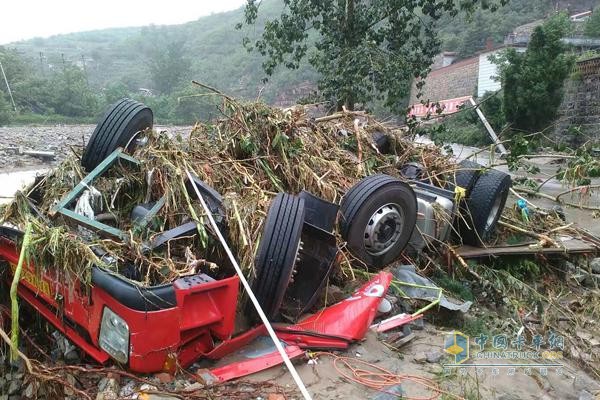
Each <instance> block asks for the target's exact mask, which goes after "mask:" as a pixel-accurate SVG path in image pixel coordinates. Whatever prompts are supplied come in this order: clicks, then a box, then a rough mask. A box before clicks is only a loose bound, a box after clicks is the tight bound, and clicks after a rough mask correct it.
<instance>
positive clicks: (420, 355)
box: [413, 352, 427, 364]
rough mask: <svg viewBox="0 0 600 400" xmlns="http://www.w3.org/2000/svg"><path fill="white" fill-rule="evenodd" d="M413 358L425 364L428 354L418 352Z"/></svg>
mask: <svg viewBox="0 0 600 400" xmlns="http://www.w3.org/2000/svg"><path fill="white" fill-rule="evenodd" d="M413 360H415V362H417V363H419V364H425V361H427V355H426V354H425V353H424V352H420V353H417V354H415V356H414V358H413Z"/></svg>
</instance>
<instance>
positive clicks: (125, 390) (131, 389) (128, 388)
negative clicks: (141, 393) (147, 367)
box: [119, 381, 136, 398]
mask: <svg viewBox="0 0 600 400" xmlns="http://www.w3.org/2000/svg"><path fill="white" fill-rule="evenodd" d="M135 387H136V382H135V381H129V382H127V384H125V385H124V386H123V387H122V388H121V391H120V392H119V397H120V398H130V397H132V396H133V394H134V393H135Z"/></svg>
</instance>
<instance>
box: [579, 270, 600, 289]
mask: <svg viewBox="0 0 600 400" xmlns="http://www.w3.org/2000/svg"><path fill="white" fill-rule="evenodd" d="M583 286H585V287H589V288H596V287H598V286H600V275H596V274H590V273H588V274H587V275H586V277H585V279H584V281H583Z"/></svg>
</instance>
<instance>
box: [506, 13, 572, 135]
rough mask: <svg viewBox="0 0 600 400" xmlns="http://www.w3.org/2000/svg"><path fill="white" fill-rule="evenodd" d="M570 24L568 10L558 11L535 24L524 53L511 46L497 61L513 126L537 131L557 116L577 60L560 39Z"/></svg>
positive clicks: (569, 27)
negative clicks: (566, 85) (564, 88)
mask: <svg viewBox="0 0 600 400" xmlns="http://www.w3.org/2000/svg"><path fill="white" fill-rule="evenodd" d="M571 28H572V27H571V22H570V20H569V18H568V16H567V15H566V14H565V13H560V14H556V15H554V16H553V17H551V18H550V19H549V20H548V21H546V22H545V23H544V24H543V25H542V26H539V27H537V28H535V30H534V31H533V34H532V36H531V41H530V43H529V47H528V48H527V51H526V52H525V53H522V54H521V53H517V52H516V51H515V50H514V49H509V50H508V51H507V52H506V54H505V55H504V56H503V57H500V58H499V59H498V60H497V61H496V62H497V63H498V64H499V67H500V78H501V81H502V87H503V88H504V96H503V100H502V108H503V110H504V114H505V116H506V120H507V122H509V123H511V124H512V127H513V128H517V129H520V130H526V131H538V130H541V129H544V128H545V127H547V126H548V124H549V123H550V122H551V121H552V120H553V119H554V117H555V115H556V111H557V109H558V107H559V105H560V103H561V101H562V90H563V83H564V80H565V79H566V78H567V77H568V76H569V73H570V71H571V69H572V66H573V62H574V57H573V56H572V55H570V54H568V53H567V47H566V45H565V44H563V43H562V42H561V38H563V37H564V36H565V35H566V34H567V33H569V31H570V29H571Z"/></svg>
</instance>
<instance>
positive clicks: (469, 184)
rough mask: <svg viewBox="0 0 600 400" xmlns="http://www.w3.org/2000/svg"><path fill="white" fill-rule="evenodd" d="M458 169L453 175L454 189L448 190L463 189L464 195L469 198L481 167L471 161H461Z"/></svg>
mask: <svg viewBox="0 0 600 400" xmlns="http://www.w3.org/2000/svg"><path fill="white" fill-rule="evenodd" d="M458 166H459V168H458V169H457V170H456V172H455V174H454V179H453V180H452V181H453V182H454V187H451V188H450V189H452V190H454V188H455V187H456V186H459V187H461V188H463V189H465V195H466V196H467V197H469V195H470V194H471V191H472V190H473V186H474V185H475V182H476V181H477V178H479V176H480V174H481V169H482V168H483V166H482V165H481V164H478V163H476V162H473V161H469V160H462V161H461V162H460V163H458Z"/></svg>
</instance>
